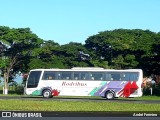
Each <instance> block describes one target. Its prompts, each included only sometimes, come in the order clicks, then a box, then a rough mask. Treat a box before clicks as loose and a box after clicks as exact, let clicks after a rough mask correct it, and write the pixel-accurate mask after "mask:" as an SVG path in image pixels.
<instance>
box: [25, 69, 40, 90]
mask: <svg viewBox="0 0 160 120" xmlns="http://www.w3.org/2000/svg"><path fill="white" fill-rule="evenodd" d="M40 76H41V71H31V72H30V74H29V78H28V83H27V88H36V87H37V86H38V83H39V79H40Z"/></svg>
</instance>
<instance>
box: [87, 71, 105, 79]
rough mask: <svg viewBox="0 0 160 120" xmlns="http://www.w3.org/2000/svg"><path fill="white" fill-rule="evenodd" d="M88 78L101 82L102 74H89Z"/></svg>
mask: <svg viewBox="0 0 160 120" xmlns="http://www.w3.org/2000/svg"><path fill="white" fill-rule="evenodd" d="M90 77H91V80H103V79H104V73H103V72H91V73H90Z"/></svg>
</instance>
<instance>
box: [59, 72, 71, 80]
mask: <svg viewBox="0 0 160 120" xmlns="http://www.w3.org/2000/svg"><path fill="white" fill-rule="evenodd" d="M60 73H61V79H62V80H71V79H72V78H71V75H72V74H71V72H60Z"/></svg>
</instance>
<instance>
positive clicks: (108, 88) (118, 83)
mask: <svg viewBox="0 0 160 120" xmlns="http://www.w3.org/2000/svg"><path fill="white" fill-rule="evenodd" d="M142 79H143V72H142V70H141V69H126V70H114V69H113V70H112V69H103V68H83V67H82V68H72V69H34V70H31V71H30V73H29V75H28V78H27V82H26V89H25V93H26V94H27V95H38V96H43V97H45V98H51V97H53V96H101V97H104V98H106V99H114V98H115V97H140V96H142V90H141V84H142Z"/></svg>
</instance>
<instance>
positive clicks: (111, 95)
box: [105, 91, 114, 100]
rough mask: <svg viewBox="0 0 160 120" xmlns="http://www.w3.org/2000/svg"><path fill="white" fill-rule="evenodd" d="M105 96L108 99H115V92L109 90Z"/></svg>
mask: <svg viewBox="0 0 160 120" xmlns="http://www.w3.org/2000/svg"><path fill="white" fill-rule="evenodd" d="M105 98H106V99H107V100H113V99H114V93H113V92H112V91H107V92H106V94H105Z"/></svg>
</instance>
